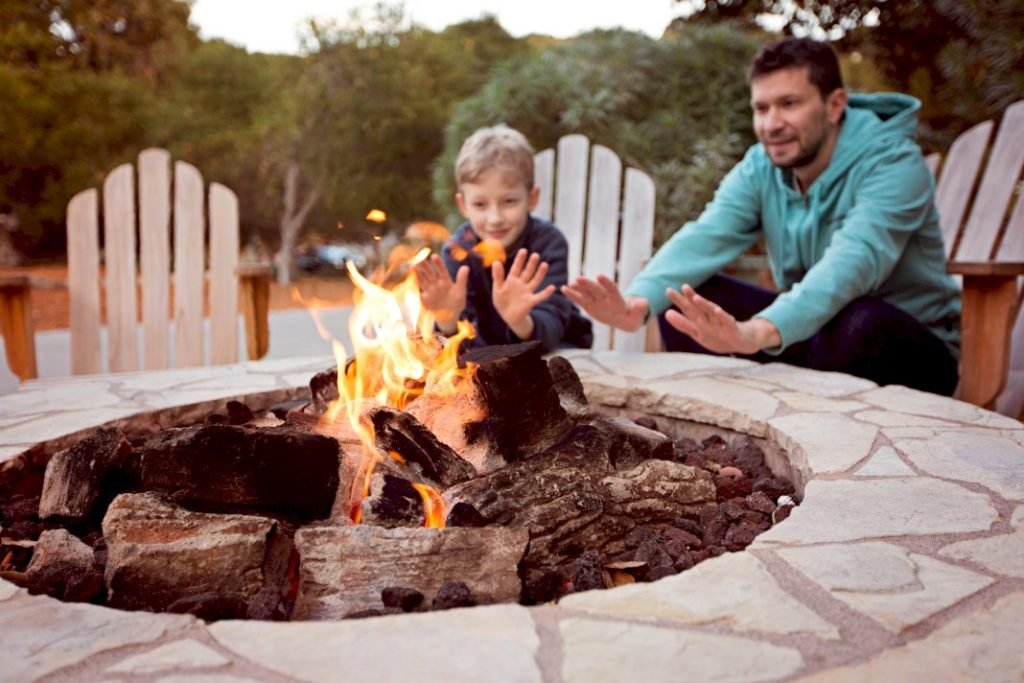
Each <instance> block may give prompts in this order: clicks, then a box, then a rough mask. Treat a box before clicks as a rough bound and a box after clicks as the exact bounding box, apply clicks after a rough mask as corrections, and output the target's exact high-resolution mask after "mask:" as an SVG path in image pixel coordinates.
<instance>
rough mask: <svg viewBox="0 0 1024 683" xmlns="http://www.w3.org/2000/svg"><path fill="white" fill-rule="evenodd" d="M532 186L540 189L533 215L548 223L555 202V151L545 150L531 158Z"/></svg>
mask: <svg viewBox="0 0 1024 683" xmlns="http://www.w3.org/2000/svg"><path fill="white" fill-rule="evenodd" d="M533 184H534V185H535V186H537V187H539V188H540V196H539V198H538V200H537V207H536V208H535V209H534V210H533V214H534V215H535V216H537V217H538V218H543V219H544V220H546V221H550V220H551V215H552V214H551V209H552V206H553V205H554V200H555V195H554V189H555V150H553V149H545V150H544V151H542V152H538V153H537V154H536V155H535V156H534V157H533Z"/></svg>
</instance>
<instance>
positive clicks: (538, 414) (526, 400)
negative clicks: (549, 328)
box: [463, 342, 572, 462]
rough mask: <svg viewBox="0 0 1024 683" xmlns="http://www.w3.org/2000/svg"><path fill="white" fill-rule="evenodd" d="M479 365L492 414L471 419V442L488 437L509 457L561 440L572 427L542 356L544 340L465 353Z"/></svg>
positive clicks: (468, 431) (468, 432)
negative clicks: (477, 419) (476, 419)
mask: <svg viewBox="0 0 1024 683" xmlns="http://www.w3.org/2000/svg"><path fill="white" fill-rule="evenodd" d="M463 360H464V361H465V362H467V363H468V362H473V363H476V364H477V365H478V367H477V371H476V382H477V384H478V385H479V386H480V388H481V390H482V392H483V395H484V398H485V400H486V404H487V408H488V414H487V417H485V418H484V419H483V420H481V421H480V422H476V423H471V424H467V425H466V437H467V440H468V441H469V442H470V443H474V442H476V441H480V440H487V441H490V442H491V443H493V445H494V450H496V451H497V452H498V453H500V454H501V455H502V456H503V457H504V459H505V461H506V462H516V461H517V460H521V459H523V458H526V457H529V456H531V455H533V454H535V453H539V452H540V451H542V450H544V449H545V448H548V447H550V446H552V445H553V444H556V443H558V441H559V440H561V439H562V438H563V437H564V436H565V434H566V433H567V432H568V431H569V429H570V428H571V427H572V423H571V422H570V421H569V416H568V415H566V412H565V409H563V408H562V405H561V403H560V402H559V399H558V393H557V392H556V391H555V388H554V386H553V384H552V381H551V373H550V372H548V365H547V363H545V362H544V359H543V358H541V347H540V343H539V342H527V343H523V344H513V345H509V346H485V347H482V348H479V349H473V350H471V351H469V352H467V353H466V354H465V355H464V356H463Z"/></svg>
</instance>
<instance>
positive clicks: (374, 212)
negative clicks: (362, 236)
mask: <svg viewBox="0 0 1024 683" xmlns="http://www.w3.org/2000/svg"><path fill="white" fill-rule="evenodd" d="M387 219H388V215H387V214H386V213H384V212H383V211H381V210H380V209H370V212H369V213H367V214H366V220H368V221H372V222H374V223H383V222H384V221H386V220H387Z"/></svg>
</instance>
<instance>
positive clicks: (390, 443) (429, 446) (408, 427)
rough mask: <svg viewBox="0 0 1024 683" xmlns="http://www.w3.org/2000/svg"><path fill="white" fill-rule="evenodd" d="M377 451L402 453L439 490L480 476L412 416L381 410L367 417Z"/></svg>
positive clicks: (391, 410)
mask: <svg viewBox="0 0 1024 683" xmlns="http://www.w3.org/2000/svg"><path fill="white" fill-rule="evenodd" d="M365 417H366V418H367V419H369V420H370V422H371V423H372V424H373V431H374V436H375V438H376V441H377V447H378V448H380V449H381V450H384V451H394V452H396V453H398V454H399V455H400V456H401V457H402V459H403V460H405V461H406V463H408V464H410V465H412V467H413V469H415V470H417V472H418V473H419V474H420V475H422V476H423V477H424V478H426V479H427V480H428V481H429V482H431V483H433V484H434V485H435V486H436V485H438V484H440V485H441V486H442V487H449V486H454V485H455V484H459V483H461V482H464V481H466V480H468V479H472V478H473V477H474V476H476V468H474V467H473V465H471V464H470V463H469V462H467V461H466V460H463V459H462V458H460V457H459V455H458V453H456V452H455V451H453V450H452V449H451V448H449V447H448V446H447V445H445V444H444V443H442V442H441V441H439V440H438V439H437V437H435V436H434V435H433V433H431V431H430V430H429V429H427V428H426V427H425V426H424V425H423V424H422V423H421V422H420V421H419V420H417V419H416V418H415V417H414V416H412V415H410V414H409V413H404V412H401V411H398V410H395V409H394V408H388V407H385V406H381V407H378V408H374V409H373V410H371V411H369V412H368V413H366V415H365Z"/></svg>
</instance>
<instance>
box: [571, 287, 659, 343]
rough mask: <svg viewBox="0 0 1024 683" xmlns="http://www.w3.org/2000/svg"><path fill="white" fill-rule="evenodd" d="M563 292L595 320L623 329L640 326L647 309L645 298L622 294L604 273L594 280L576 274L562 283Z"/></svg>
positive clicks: (637, 328)
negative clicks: (566, 282) (568, 280)
mask: <svg viewBox="0 0 1024 683" xmlns="http://www.w3.org/2000/svg"><path fill="white" fill-rule="evenodd" d="M562 293H563V294H565V296H566V297H568V299H569V301H572V302H573V303H574V304H576V305H577V306H579V307H580V308H582V309H583V310H584V311H586V312H587V315H589V316H590V317H591V318H593V319H594V320H596V321H598V322H601V323H604V324H606V325H611V326H612V327H617V328H619V329H620V330H625V331H626V332H633V331H634V330H639V329H640V327H641V326H642V325H643V324H644V318H646V317H647V311H648V310H649V306H648V303H647V300H646V299H641V298H640V297H637V296H631V297H623V296H622V294H621V293H619V288H618V287H616V286H615V283H614V282H612V281H611V280H610V279H608V278H607V277H605V276H604V275H598V276H597V280H596V281H595V280H591V279H589V278H585V277H578V278H576V279H575V280H573V281H572V282H570V283H569V284H567V285H565V286H564V287H562Z"/></svg>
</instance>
